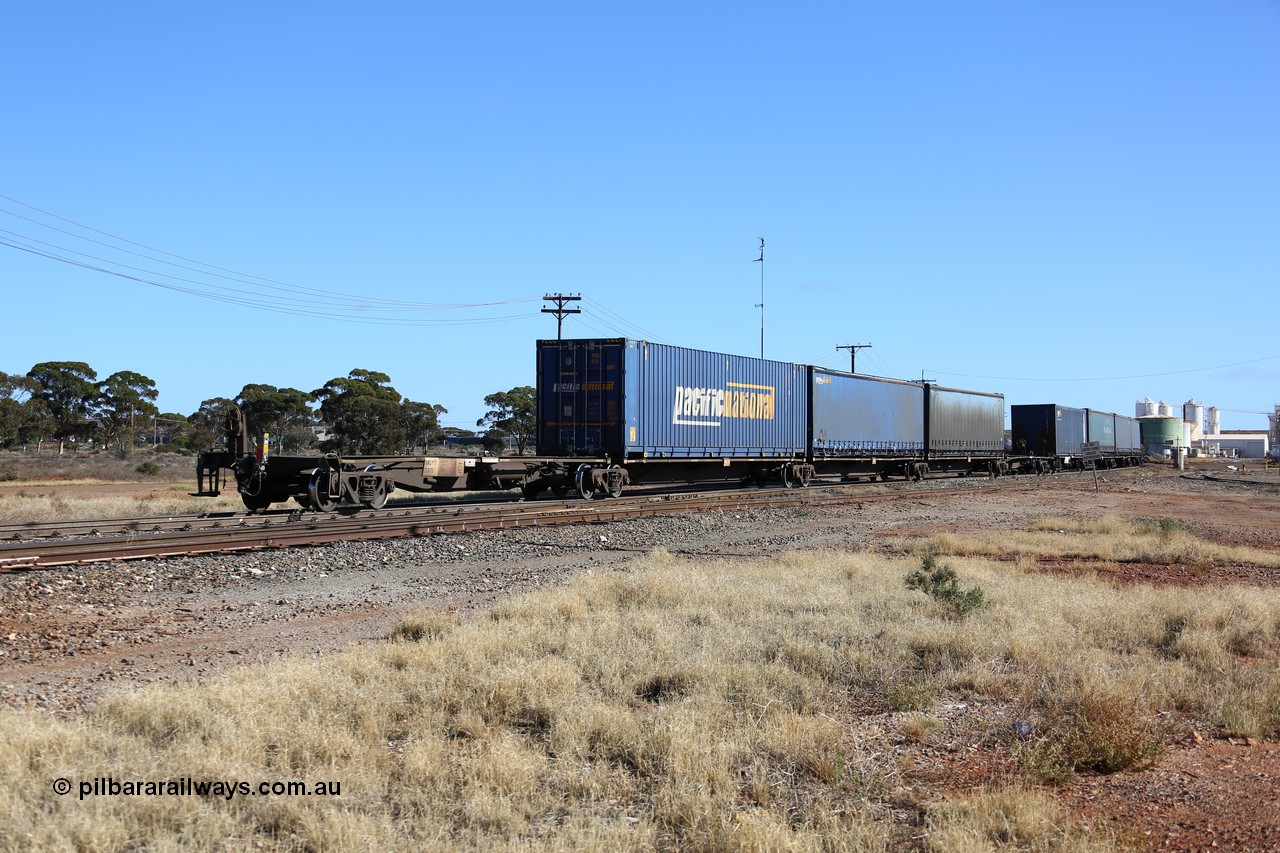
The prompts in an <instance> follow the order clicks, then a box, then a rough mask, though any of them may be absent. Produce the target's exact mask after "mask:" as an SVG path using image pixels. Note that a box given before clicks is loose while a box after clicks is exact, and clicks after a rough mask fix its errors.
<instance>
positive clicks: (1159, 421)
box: [1138, 415, 1185, 456]
mask: <svg viewBox="0 0 1280 853" xmlns="http://www.w3.org/2000/svg"><path fill="white" fill-rule="evenodd" d="M1138 423H1139V424H1140V425H1141V429H1142V447H1143V449H1144V450H1146V452H1147V453H1150V454H1154V455H1156V456H1163V455H1164V452H1165V451H1166V450H1167V449H1168V447H1169V446H1170V445H1177V444H1179V443H1180V442H1181V441H1182V440H1183V437H1182V420H1181V419H1180V418H1162V417H1160V416H1159V415H1154V416H1152V417H1147V418H1138ZM1165 442H1169V443H1170V444H1166V443H1165ZM1184 446H1185V445H1184Z"/></svg>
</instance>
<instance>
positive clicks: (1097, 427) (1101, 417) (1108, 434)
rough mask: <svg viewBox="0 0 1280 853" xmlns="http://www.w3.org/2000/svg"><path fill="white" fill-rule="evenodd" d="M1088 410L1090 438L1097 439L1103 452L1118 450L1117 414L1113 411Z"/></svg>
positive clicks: (1091, 439) (1090, 439)
mask: <svg viewBox="0 0 1280 853" xmlns="http://www.w3.org/2000/svg"><path fill="white" fill-rule="evenodd" d="M1085 411H1086V412H1088V418H1087V423H1088V429H1089V433H1088V440H1089V441H1096V442H1098V444H1099V445H1101V447H1102V452H1103V453H1115V452H1116V416H1115V415H1114V414H1112V413H1111V412H1099V411H1096V410H1094V409H1086V410H1085Z"/></svg>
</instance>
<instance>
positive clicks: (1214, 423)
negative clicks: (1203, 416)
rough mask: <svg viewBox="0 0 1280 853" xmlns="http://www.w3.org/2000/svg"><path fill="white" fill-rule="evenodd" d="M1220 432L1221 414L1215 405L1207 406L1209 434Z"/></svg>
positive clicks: (1219, 433)
mask: <svg viewBox="0 0 1280 853" xmlns="http://www.w3.org/2000/svg"><path fill="white" fill-rule="evenodd" d="M1221 434H1222V414H1221V413H1220V412H1219V411H1218V407H1217V406H1210V407H1209V435H1221Z"/></svg>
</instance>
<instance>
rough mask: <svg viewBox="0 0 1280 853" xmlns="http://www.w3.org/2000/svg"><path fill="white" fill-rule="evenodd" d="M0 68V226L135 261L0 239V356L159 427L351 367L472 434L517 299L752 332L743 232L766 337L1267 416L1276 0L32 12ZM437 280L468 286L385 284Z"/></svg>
mask: <svg viewBox="0 0 1280 853" xmlns="http://www.w3.org/2000/svg"><path fill="white" fill-rule="evenodd" d="M0 72H2V74H3V79H5V81H6V84H7V85H6V87H5V88H6V96H5V104H4V109H3V113H2V115H3V119H2V121H3V129H4V132H3V133H0V164H3V165H2V166H0V169H3V180H2V181H0V195H3V196H4V198H0V229H2V230H0V241H3V242H6V243H18V244H20V245H23V246H26V247H27V248H34V249H39V250H41V251H44V252H46V253H49V254H54V255H57V256H60V257H63V258H74V259H76V260H78V261H81V262H83V263H86V264H89V265H91V266H97V267H101V268H103V269H109V270H113V271H115V272H122V273H126V274H128V275H133V276H135V277H137V278H142V279H145V280H146V281H149V282H153V283H150V284H149V283H144V282H139V281H134V280H130V279H126V278H121V277H119V276H115V275H110V274H106V273H103V272H98V271H93V270H89V269H84V268H81V267H75V266H71V265H68V264H66V263H62V262H60V261H56V260H51V259H49V258H44V257H40V256H37V255H35V254H31V253H30V252H27V251H22V250H19V249H15V248H12V247H10V246H7V245H0V281H2V282H3V291H4V303H3V304H4V305H5V307H6V309H7V310H6V316H5V323H4V335H3V338H0V341H2V342H0V370H4V371H7V372H10V373H15V372H17V373H23V372H26V371H27V370H28V369H30V367H31V366H32V365H33V364H35V363H37V362H41V361H50V360H75V361H86V362H88V363H89V364H90V365H91V366H92V367H93V368H94V369H96V370H97V371H98V373H99V374H100V376H102V377H104V378H105V376H106V375H107V374H110V373H112V372H114V371H117V370H133V371H137V372H139V373H143V374H146V375H147V376H150V377H151V378H153V379H154V380H155V381H156V383H157V385H158V387H159V390H160V400H159V403H160V406H161V408H162V410H164V411H177V412H181V413H184V414H187V413H190V412H192V411H194V410H195V409H196V407H197V406H198V405H199V404H200V402H201V400H204V399H206V398H209V397H214V396H232V395H234V394H235V393H236V392H238V391H239V389H240V388H241V387H242V386H243V385H245V384H246V383H250V382H258V383H267V384H272V385H277V386H287V387H294V388H300V389H303V390H307V391H310V390H313V389H315V388H318V387H320V386H321V385H323V384H324V383H325V382H326V381H328V380H329V379H332V378H334V377H336V376H344V375H346V374H347V373H348V372H349V371H350V370H352V369H353V368H367V369H372V370H379V371H382V372H384V373H387V374H389V375H390V376H391V380H392V384H393V385H394V386H395V387H396V388H397V390H399V391H400V392H401V393H402V394H404V395H406V396H407V397H410V398H412V399H414V400H419V401H424V402H431V403H439V404H441V405H444V406H445V407H446V408H448V409H449V415H448V416H446V417H445V419H444V420H445V422H446V423H449V424H453V425H458V426H467V427H473V426H474V423H475V420H476V418H478V417H479V416H480V415H481V414H482V413H483V410H484V406H483V397H484V396H485V395H486V394H488V393H491V392H493V391H498V390H505V389H508V388H511V387H513V386H516V385H522V384H533V382H534V374H533V351H534V344H533V342H534V340H536V339H537V338H539V337H554V336H555V323H554V320H553V319H552V318H550V317H548V316H546V315H542V314H540V313H539V309H540V308H542V307H543V302H542V301H541V298H540V297H541V296H542V295H543V294H544V293H549V292H556V291H563V292H571V293H581V294H582V295H583V296H584V298H585V300H584V307H585V309H586V313H584V314H583V315H581V316H580V317H578V318H575V319H573V320H571V321H570V322H569V324H568V327H567V332H566V334H567V335H568V336H573V337H588V336H600V335H610V336H614V335H626V336H631V337H643V338H648V339H650V340H658V341H663V342H668V343H676V344H680V345H682V346H688V347H693V348H698V349H709V350H719V351H725V352H732V353H740V354H745V355H758V354H759V349H760V311H759V309H758V308H757V307H756V304H757V303H758V302H760V267H761V265H760V264H758V263H753V259H754V258H756V257H757V255H758V241H759V238H760V237H761V236H763V237H764V238H765V240H766V246H765V258H766V261H765V304H766V307H765V354H766V356H767V357H769V358H776V359H780V360H787V361H798V362H806V363H817V364H822V365H826V366H831V367H841V366H847V364H848V355H847V353H844V352H837V351H836V350H835V347H836V346H837V345H839V344H851V343H872V344H874V347H873V348H872V349H869V350H862V351H861V352H860V353H859V356H858V366H859V368H860V369H861V370H862V371H864V372H868V373H876V374H880V375H888V376H896V377H901V378H906V379H919V378H920V377H921V373H922V371H923V372H924V374H925V375H926V376H927V377H928V378H932V379H936V380H938V381H940V382H942V383H945V384H949V385H953V386H958V387H964V388H974V389H978V390H985V391H1001V392H1003V393H1004V394H1005V395H1006V397H1007V399H1008V401H1009V402H1010V403H1018V402H1024V403H1040V402H1058V403H1066V404H1071V405H1081V406H1084V405H1088V406H1092V407H1094V408H1101V409H1110V410H1113V411H1118V412H1120V413H1122V414H1132V413H1133V405H1134V401H1135V400H1137V399H1140V398H1142V397H1144V396H1148V395H1150V396H1151V397H1153V398H1157V399H1164V400H1167V401H1168V402H1170V403H1178V404H1180V403H1182V402H1184V401H1185V400H1187V399H1188V398H1189V397H1192V396H1194V397H1195V398H1196V399H1198V400H1200V401H1202V402H1204V403H1205V404H1206V405H1217V406H1219V407H1221V408H1223V409H1241V410H1270V409H1271V407H1272V405H1273V404H1274V403H1276V402H1280V382H1278V381H1277V379H1278V378H1280V314H1278V313H1277V310H1276V309H1277V283H1278V274H1280V239H1278V238H1280V4H1277V3H1276V2H1263V0H1240V2H1228V3H1196V2H1190V0H1186V2H1179V1H1178V0H1175V2H1169V0H1161V2H1125V3H1114V2H1078V3H1059V4H1047V3H1023V2H1012V0H1010V2H1001V3H986V2H967V3H952V2H921V3H902V4H893V3H834V2H833V3H797V4H779V3H739V4H720V3H715V4H712V3H692V4H690V3H667V2H655V3H644V4H634V3H632V4H620V3H555V2H551V3H542V4H529V3H501V2H500V3H484V4H465V3H451V4H445V3H380V2H371V3H365V4H360V5H359V6H356V5H352V4H338V3H317V2H308V3H293V2H288V3H244V2H223V3H218V4H186V3H168V2H165V3H161V2H149V3H147V2H140V3H126V4H102V3H97V2H80V3H65V2H56V0H55V2H49V3H25V4H17V5H14V6H12V7H11V8H9V9H8V10H7V11H6V13H5V16H4V25H3V27H2V28H0ZM26 205H30V207H28V206H26ZM32 208H36V209H38V210H35V209H32ZM38 211H43V212H38ZM55 217H61V218H60V219H59V218H55ZM32 220H34V221H32ZM67 220H69V222H68V221H67ZM72 223H74V224H72ZM90 228H91V229H97V230H96V231H91V230H88V229H90ZM57 229H61V230H57ZM68 232H69V233H68ZM100 232H105V233H100ZM107 235H110V236H107ZM125 240H127V241H132V243H126V242H124V241H125ZM37 241H40V242H37ZM92 241H98V242H92ZM103 243H105V244H107V245H101V244H103ZM136 244H141V246H140V245H136ZM143 246H145V247H147V248H143ZM76 252H79V253H82V254H74V253H76ZM127 252H136V253H138V254H128V253H127ZM161 252H165V253H169V254H161ZM86 256H91V257H86ZM181 259H187V260H181ZM166 262H168V263H166ZM175 265H181V266H182V267H187V269H183V268H180V267H179V266H175ZM127 267H134V268H135V269H128V268H127ZM229 271H235V272H234V273H233V272H229ZM220 276H221V277H220ZM251 276H252V277H253V278H251ZM179 279H185V281H182V280H179ZM280 283H285V284H287V285H289V286H291V287H294V288H309V289H311V290H313V291H326V292H328V295H315V294H310V295H307V294H304V293H302V292H301V291H298V290H287V289H271V288H272V287H275V288H280V287H282V285H281V284H280ZM157 284H162V285H165V286H163V287H162V286H157ZM173 288H186V289H188V290H194V291H197V292H198V293H201V294H205V295H206V296H201V295H196V294H193V293H189V292H183V291H182V290H177V289H173ZM218 288H233V289H234V290H230V291H229V290H219V289H218ZM208 295H217V296H221V297H234V298H238V299H249V300H253V301H256V302H259V303H262V304H263V306H264V307H250V306H246V305H239V304H232V303H228V302H225V301H217V300H214V299H210V298H206V297H207V296H208ZM298 299H311V300H314V302H315V304H312V305H305V306H299V304H298V303H297V302H296V301H295V300H298ZM375 300H382V301H375ZM390 302H399V303H413V305H408V304H406V305H400V306H391V305H390ZM458 303H504V304H496V305H489V306H482V307H474V308H460V309H459V308H455V309H439V310H423V309H424V308H428V307H438V306H440V305H452V304H458ZM378 307H384V308H386V307H395V308H396V310H393V311H389V312H379V311H372V310H369V309H372V308H378ZM268 308H276V309H285V310H287V311H297V310H300V309H301V310H303V311H304V314H302V315H299V314H297V313H280V312H279V311H273V310H267V309H268ZM410 309H413V310H410ZM306 312H311V313H313V314H314V313H315V312H319V313H321V314H324V313H331V314H337V315H341V316H348V317H352V318H356V319H360V320H362V321H363V322H359V323H348V322H340V321H337V320H334V319H328V318H326V317H324V316H308V315H307V313H306ZM369 321H376V322H369ZM1116 377H1120V378H1116ZM1223 420H1224V426H1226V427H1227V428H1251V427H1259V428H1265V425H1266V419H1265V418H1264V417H1261V416H1258V415H1237V414H1232V413H1227V414H1225V415H1224V419H1223Z"/></svg>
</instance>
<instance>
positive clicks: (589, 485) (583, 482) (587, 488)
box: [573, 465, 596, 501]
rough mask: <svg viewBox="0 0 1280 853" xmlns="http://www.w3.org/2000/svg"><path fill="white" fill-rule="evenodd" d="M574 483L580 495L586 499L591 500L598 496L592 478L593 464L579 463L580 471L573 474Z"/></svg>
mask: <svg viewBox="0 0 1280 853" xmlns="http://www.w3.org/2000/svg"><path fill="white" fill-rule="evenodd" d="M573 484H574V486H576V487H577V492H578V497H580V498H582V499H583V500H584V501H589V500H592V499H593V498H595V496H596V486H595V483H594V482H593V481H592V478H591V466H590V465H579V466H578V471H577V473H576V474H574V475H573Z"/></svg>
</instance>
